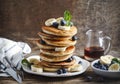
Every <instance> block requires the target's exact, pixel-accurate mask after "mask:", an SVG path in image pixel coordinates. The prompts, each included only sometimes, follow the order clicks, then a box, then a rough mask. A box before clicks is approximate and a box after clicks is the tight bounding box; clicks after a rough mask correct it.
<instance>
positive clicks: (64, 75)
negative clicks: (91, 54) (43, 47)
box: [21, 55, 90, 77]
mask: <svg viewBox="0 0 120 84" xmlns="http://www.w3.org/2000/svg"><path fill="white" fill-rule="evenodd" d="M33 56H34V57H35V56H37V57H38V56H39V55H30V56H29V57H27V59H29V58H30V57H33ZM39 57H40V56H39ZM73 57H74V58H75V59H77V61H78V60H79V61H82V63H84V65H86V67H84V66H83V70H81V71H79V72H67V73H65V74H57V73H55V72H42V73H37V72H33V71H31V70H30V69H28V67H26V66H24V65H23V64H21V65H22V68H23V70H24V71H25V72H27V73H30V74H34V75H41V76H47V77H69V76H75V75H79V74H82V73H84V72H85V71H86V70H87V69H88V67H89V66H90V62H89V61H87V60H85V59H83V58H80V57H79V56H76V55H75V56H73Z"/></svg>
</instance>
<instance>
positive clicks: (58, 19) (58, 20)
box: [56, 17, 64, 23]
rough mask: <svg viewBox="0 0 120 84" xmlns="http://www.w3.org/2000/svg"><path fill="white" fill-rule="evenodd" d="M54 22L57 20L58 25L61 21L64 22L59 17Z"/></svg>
mask: <svg viewBox="0 0 120 84" xmlns="http://www.w3.org/2000/svg"><path fill="white" fill-rule="evenodd" d="M56 20H57V23H60V22H61V20H64V18H63V17H59V18H57V19H56Z"/></svg>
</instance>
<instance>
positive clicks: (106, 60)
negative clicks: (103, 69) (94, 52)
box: [100, 55, 114, 65]
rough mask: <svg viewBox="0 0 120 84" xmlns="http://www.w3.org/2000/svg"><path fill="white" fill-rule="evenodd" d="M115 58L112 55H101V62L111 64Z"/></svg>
mask: <svg viewBox="0 0 120 84" xmlns="http://www.w3.org/2000/svg"><path fill="white" fill-rule="evenodd" d="M113 58H114V57H113V56H112V55H105V56H101V57H100V63H102V64H108V65H109V64H110V63H111V61H112V59H113Z"/></svg>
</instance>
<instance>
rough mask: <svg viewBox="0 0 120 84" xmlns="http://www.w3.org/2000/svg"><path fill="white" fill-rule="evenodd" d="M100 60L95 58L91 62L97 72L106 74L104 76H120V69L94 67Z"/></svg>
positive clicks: (102, 74)
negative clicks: (111, 69) (109, 69)
mask: <svg viewBox="0 0 120 84" xmlns="http://www.w3.org/2000/svg"><path fill="white" fill-rule="evenodd" d="M98 61H99V59H97V60H94V61H93V62H92V63H91V67H92V69H93V71H94V72H95V73H96V74H98V75H101V76H104V77H108V78H120V71H108V70H102V69H99V68H96V67H94V66H93V65H94V64H95V63H97V62H98Z"/></svg>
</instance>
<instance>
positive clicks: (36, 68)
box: [31, 65, 43, 73]
mask: <svg viewBox="0 0 120 84" xmlns="http://www.w3.org/2000/svg"><path fill="white" fill-rule="evenodd" d="M31 70H32V71H33V72H38V73H42V72H43V68H42V67H41V66H39V65H31Z"/></svg>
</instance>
